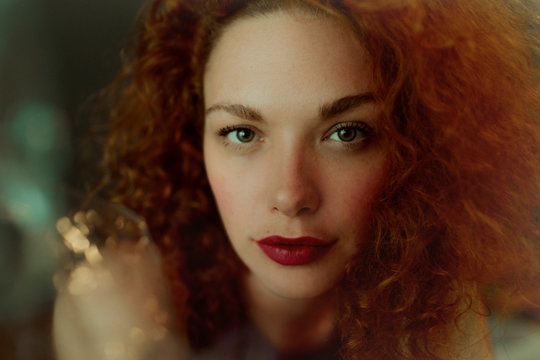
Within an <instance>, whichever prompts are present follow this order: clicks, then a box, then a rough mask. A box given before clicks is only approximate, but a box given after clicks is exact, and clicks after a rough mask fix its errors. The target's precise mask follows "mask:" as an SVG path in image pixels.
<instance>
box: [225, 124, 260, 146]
mask: <svg viewBox="0 0 540 360" xmlns="http://www.w3.org/2000/svg"><path fill="white" fill-rule="evenodd" d="M258 137H259V136H258V135H257V134H256V133H255V131H253V130H251V129H248V128H238V129H232V130H231V131H230V132H229V133H228V134H227V139H229V140H230V141H231V142H233V143H237V144H238V143H250V142H252V141H254V140H257V139H258Z"/></svg>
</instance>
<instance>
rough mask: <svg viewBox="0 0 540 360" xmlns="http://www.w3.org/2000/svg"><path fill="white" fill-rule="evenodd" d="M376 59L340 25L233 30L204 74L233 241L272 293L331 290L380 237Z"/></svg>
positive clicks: (266, 22) (210, 139) (245, 25)
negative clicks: (375, 215)
mask: <svg viewBox="0 0 540 360" xmlns="http://www.w3.org/2000/svg"><path fill="white" fill-rule="evenodd" d="M372 90H373V89H372V73H371V67H370V59H369V57H368V55H367V54H366V52H365V50H364V49H363V47H362V46H361V45H360V43H359V42H358V41H356V40H354V37H353V35H352V34H351V33H350V32H349V31H348V30H347V29H346V28H345V27H343V26H342V25H339V24H338V23H337V22H335V21H333V20H330V19H324V18H316V17H314V16H308V15H301V14H296V13H295V14H294V15H293V14H288V13H281V12H279V13H278V12H276V13H272V14H269V15H267V16H260V17H252V18H243V19H240V20H237V21H236V22H234V23H233V24H232V25H230V26H229V27H228V28H227V29H226V30H225V32H224V33H223V36H222V37H221V38H220V39H219V40H218V42H217V44H216V47H215V49H214V50H213V52H212V53H211V56H210V59H209V63H208V66H207V69H206V73H205V77H204V98H205V109H206V119H205V130H204V159H205V164H206V170H207V174H208V178H209V181H210V185H211V188H212V191H213V193H214V196H215V199H216V202H217V205H218V208H219V212H220V214H221V217H222V220H223V223H224V226H225V229H226V231H227V234H228V236H229V238H230V241H231V243H232V245H233V247H234V249H235V251H236V252H237V254H238V255H239V257H240V258H241V259H242V261H243V262H244V263H245V265H246V266H247V268H248V269H249V270H250V272H251V274H252V275H253V278H255V279H256V280H257V281H258V282H259V284H261V285H263V286H264V288H265V289H267V290H270V291H271V292H273V293H274V294H277V295H280V296H284V297H287V298H312V297H316V296H318V295H321V294H324V293H325V292H327V291H329V290H331V289H332V288H333V287H334V286H335V285H336V284H337V283H338V282H339V281H340V279H341V278H342V276H343V274H344V271H345V267H346V264H347V262H348V261H350V259H351V257H352V256H353V255H354V254H355V252H357V251H361V248H362V244H364V243H366V242H367V241H370V237H369V234H370V231H369V226H368V223H369V221H368V219H369V216H370V204H371V203H372V201H373V199H374V197H375V196H376V195H377V193H378V191H379V188H380V185H381V179H382V177H383V176H384V168H385V166H384V164H385V155H384V150H383V148H382V146H381V143H382V141H381V139H380V137H379V132H378V130H377V117H378V112H377V106H376V104H375V103H374V102H373V99H372V95H371V92H372Z"/></svg>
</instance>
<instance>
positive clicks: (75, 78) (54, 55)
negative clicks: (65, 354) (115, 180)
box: [0, 0, 143, 360]
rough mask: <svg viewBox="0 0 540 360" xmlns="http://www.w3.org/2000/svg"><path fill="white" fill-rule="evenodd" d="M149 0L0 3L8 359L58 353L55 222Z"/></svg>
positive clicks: (75, 184)
mask: <svg viewBox="0 0 540 360" xmlns="http://www.w3.org/2000/svg"><path fill="white" fill-rule="evenodd" d="M142 4H143V0H0V359H2V360H12V359H17V360H23V359H24V360H26V359H28V360H30V359H31V360H40V359H52V358H53V351H52V346H51V337H50V334H51V331H50V327H51V316H52V309H53V302H54V295H55V289H54V286H53V276H54V274H55V272H56V271H57V270H58V268H59V267H60V266H61V264H60V262H61V261H60V258H61V255H60V254H61V248H62V242H61V240H60V238H59V236H58V235H57V232H56V230H55V223H56V220H57V219H58V218H59V217H61V216H64V215H65V214H66V212H67V211H68V208H69V207H70V204H69V200H68V196H67V195H66V194H67V193H68V192H69V191H71V190H72V189H81V188H82V185H81V184H83V183H84V182H85V169H84V167H85V166H86V165H85V164H84V163H82V162H81V160H80V156H79V153H80V151H81V148H84V147H85V145H84V144H85V141H84V138H85V136H86V134H87V130H88V129H89V128H91V127H92V125H93V124H92V121H94V119H93V118H92V117H91V116H88V112H89V110H88V109H89V108H90V107H91V105H89V104H91V101H89V99H90V98H91V97H92V94H95V93H97V92H98V91H99V90H100V89H101V88H103V87H104V86H105V85H106V84H107V83H108V82H109V81H111V80H112V78H113V77H114V74H115V72H116V71H117V70H118V68H119V66H120V52H121V49H122V47H123V46H124V45H125V44H127V42H128V39H129V37H130V34H131V32H132V29H133V26H134V24H135V21H136V18H137V14H138V12H139V8H140V7H141V5H142ZM83 104H85V105H84V106H83ZM96 121H97V119H96ZM98 156H99V154H96V157H98ZM87 175H88V176H90V175H91V174H88V173H87Z"/></svg>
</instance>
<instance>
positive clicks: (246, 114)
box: [206, 104, 263, 121]
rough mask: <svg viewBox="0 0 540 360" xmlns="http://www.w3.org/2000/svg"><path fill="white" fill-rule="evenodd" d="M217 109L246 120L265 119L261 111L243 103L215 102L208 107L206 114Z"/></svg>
mask: <svg viewBox="0 0 540 360" xmlns="http://www.w3.org/2000/svg"><path fill="white" fill-rule="evenodd" d="M217 110H223V111H226V112H228V113H229V114H231V115H234V116H236V117H238V118H240V119H244V120H250V121H263V116H262V115H261V113H260V112H259V111H257V110H255V109H253V108H250V107H248V106H245V105H241V104H215V105H212V106H210V107H209V108H208V109H206V115H207V116H208V114H210V113H211V112H214V111H217Z"/></svg>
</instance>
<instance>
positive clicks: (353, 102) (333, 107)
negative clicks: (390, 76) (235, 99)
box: [205, 93, 374, 121]
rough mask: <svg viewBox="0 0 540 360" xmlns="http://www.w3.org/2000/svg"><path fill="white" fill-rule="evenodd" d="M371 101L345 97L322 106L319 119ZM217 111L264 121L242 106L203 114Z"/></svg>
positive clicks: (215, 107) (216, 107)
mask: <svg viewBox="0 0 540 360" xmlns="http://www.w3.org/2000/svg"><path fill="white" fill-rule="evenodd" d="M373 101H374V97H373V94H371V93H366V94H359V95H353V96H345V97H342V98H340V99H337V100H335V101H333V102H331V103H329V104H324V105H322V106H321V107H320V109H319V116H320V117H321V119H323V120H327V119H330V118H332V117H335V116H337V115H339V114H342V113H344V112H346V111H349V110H351V109H353V108H356V107H359V106H361V105H363V104H366V103H371V102H373ZM218 110H223V111H225V112H228V113H229V114H231V115H234V116H236V117H238V118H241V119H244V120H249V121H263V119H264V118H263V116H262V114H261V113H260V112H259V111H258V110H256V109H254V108H251V107H249V106H246V105H242V104H215V105H212V106H210V107H209V108H208V109H206V112H205V113H206V115H208V114H210V113H212V112H214V111H218Z"/></svg>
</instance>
